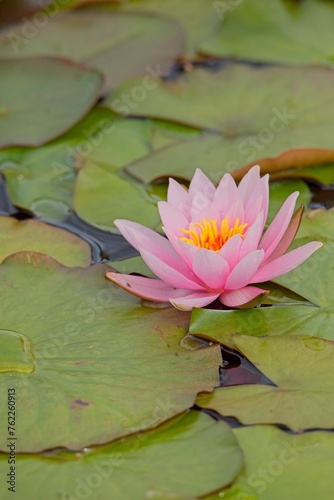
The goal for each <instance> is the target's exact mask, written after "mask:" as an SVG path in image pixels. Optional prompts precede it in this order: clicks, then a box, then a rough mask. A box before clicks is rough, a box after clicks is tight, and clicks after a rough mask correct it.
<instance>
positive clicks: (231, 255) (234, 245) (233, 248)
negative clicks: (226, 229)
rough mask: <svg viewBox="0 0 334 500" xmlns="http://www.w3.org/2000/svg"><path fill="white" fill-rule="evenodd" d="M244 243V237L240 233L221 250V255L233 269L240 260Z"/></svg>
mask: <svg viewBox="0 0 334 500" xmlns="http://www.w3.org/2000/svg"><path fill="white" fill-rule="evenodd" d="M241 244H242V237H241V236H240V234H236V235H235V236H232V238H230V239H229V240H227V242H226V243H225V245H223V246H222V247H221V249H220V250H219V255H220V256H221V257H223V258H224V259H225V260H226V261H227V262H228V264H229V266H230V269H233V268H234V267H235V266H236V264H237V262H238V261H239V251H240V248H241Z"/></svg>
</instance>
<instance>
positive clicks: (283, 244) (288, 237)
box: [267, 206, 304, 262]
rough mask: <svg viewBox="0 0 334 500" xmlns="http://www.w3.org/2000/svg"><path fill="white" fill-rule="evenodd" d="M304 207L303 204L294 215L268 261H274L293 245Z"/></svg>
mask: <svg viewBox="0 0 334 500" xmlns="http://www.w3.org/2000/svg"><path fill="white" fill-rule="evenodd" d="M303 211H304V207H303V206H301V207H300V208H299V209H298V210H297V211H296V212H295V213H294V214H293V216H292V219H291V220H290V223H289V225H288V227H287V230H286V231H285V233H284V235H283V236H282V239H281V241H280V242H279V243H278V245H277V247H276V248H275V250H274V251H273V253H272V254H271V256H270V257H269V259H268V260H267V262H269V261H272V260H274V259H277V257H280V256H281V255H283V254H284V253H285V252H286V251H287V249H288V248H289V246H290V245H291V243H292V241H293V239H294V237H295V236H296V233H297V231H298V229H299V224H300V219H301V217H302V215H303Z"/></svg>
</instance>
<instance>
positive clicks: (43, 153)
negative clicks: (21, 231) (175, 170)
mask: <svg viewBox="0 0 334 500" xmlns="http://www.w3.org/2000/svg"><path fill="white" fill-rule="evenodd" d="M196 135H198V132H197V131H196V130H193V129H191V128H189V127H184V126H179V125H175V124H172V123H169V122H160V121H156V120H137V119H123V118H121V117H119V116H118V115H116V114H115V113H113V112H111V111H110V110H109V109H106V108H102V107H101V108H100V107H98V108H94V109H93V110H92V111H91V112H90V113H89V114H88V115H87V116H86V117H85V118H84V119H83V120H81V121H80V123H78V124H77V125H76V126H75V127H73V128H72V129H71V130H70V131H69V132H67V133H66V134H64V135H63V136H61V137H59V138H58V139H56V140H55V141H53V142H51V143H49V144H47V145H45V146H43V147H40V148H36V149H32V148H9V149H6V150H3V151H0V171H1V172H2V173H3V174H4V175H5V177H6V182H7V186H8V191H9V193H10V197H11V200H12V202H13V203H14V205H16V206H18V207H20V208H24V209H26V210H30V211H31V212H33V213H34V214H35V215H36V216H37V217H40V218H43V219H47V220H50V219H53V220H54V219H56V220H63V219H66V217H68V215H69V213H70V212H71V210H72V209H73V193H74V186H75V179H76V174H77V171H80V172H81V170H84V168H85V165H86V163H89V165H90V167H91V168H92V169H93V170H94V172H93V174H92V175H93V176H94V177H98V175H99V173H100V171H101V168H103V169H104V170H105V171H106V172H110V174H113V175H114V174H116V171H117V172H118V170H119V169H120V168H121V167H123V166H124V165H126V164H127V163H129V162H132V161H134V160H136V159H138V158H140V157H142V156H145V155H147V154H149V152H150V151H152V150H154V149H157V148H160V147H162V146H165V145H166V144H173V143H176V142H178V141H181V140H183V141H184V140H187V139H192V138H193V137H194V136H196ZM116 175H119V174H118V173H117V174H116ZM79 178H80V174H79ZM108 179H109V182H108V183H107V184H105V185H104V187H102V186H101V190H102V191H103V193H102V195H101V199H100V198H95V199H94V200H93V201H94V203H93V204H92V205H91V206H90V207H89V210H86V211H85V203H86V202H87V200H86V196H87V195H86V189H87V193H88V196H89V194H90V186H89V185H88V186H87V185H86V184H85V183H83V184H82V183H79V186H77V191H76V195H77V198H78V207H77V208H79V210H80V206H83V209H82V210H80V215H81V216H82V217H83V218H84V217H85V213H86V212H87V213H88V217H89V218H88V220H89V221H90V222H92V223H93V224H95V225H98V223H99V220H98V219H99V214H98V213H96V215H95V211H96V212H98V211H99V210H101V208H99V207H100V205H101V201H102V198H103V199H107V200H108V202H107V204H110V201H109V200H110V199H111V198H113V196H114V195H116V196H117V195H118V190H117V187H116V186H115V185H114V184H113V183H112V182H110V179H112V177H110V176H109V177H108ZM120 179H121V180H120V182H122V183H123V185H124V189H127V185H125V182H129V183H130V184H131V183H132V186H131V185H130V186H129V189H130V191H131V189H132V190H133V189H134V188H133V185H134V184H135V185H137V186H138V188H137V191H136V194H137V196H138V194H139V193H140V203H142V204H143V206H148V211H151V212H152V210H154V208H152V203H155V202H156V201H157V199H159V196H156V195H155V191H156V189H152V188H149V187H147V186H145V187H143V186H141V185H140V184H138V183H136V182H134V180H133V179H132V178H129V177H128V176H124V175H123V174H121V176H120ZM153 191H154V192H153ZM81 197H82V201H81ZM123 201H124V200H122V204H123ZM102 205H103V203H102ZM118 209H119V206H118V205H117V212H116V213H115V212H114V213H109V212H106V215H105V216H104V222H105V223H106V221H107V222H109V221H111V226H112V227H113V220H114V219H115V218H117V217H119V213H118ZM102 210H103V206H102ZM108 210H109V209H108ZM143 222H144V223H145V221H143Z"/></svg>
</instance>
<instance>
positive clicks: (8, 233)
mask: <svg viewBox="0 0 334 500" xmlns="http://www.w3.org/2000/svg"><path fill="white" fill-rule="evenodd" d="M23 250H28V251H31V252H40V253H44V254H46V255H49V256H51V257H53V258H54V259H56V260H58V262H61V263H62V264H63V265H64V266H69V267H75V266H82V267H87V266H89V264H90V262H91V250H90V247H89V245H88V243H86V242H85V241H84V240H82V239H81V238H79V237H78V236H76V235H74V234H72V233H69V232H68V231H65V230H64V229H59V228H56V227H52V226H49V225H48V224H44V223H43V222H39V221H37V220H31V219H28V220H24V221H21V222H19V221H18V220H16V219H14V218H12V217H5V216H1V215H0V262H2V261H3V260H4V259H5V258H6V257H8V256H9V255H11V254H13V253H15V252H21V251H23Z"/></svg>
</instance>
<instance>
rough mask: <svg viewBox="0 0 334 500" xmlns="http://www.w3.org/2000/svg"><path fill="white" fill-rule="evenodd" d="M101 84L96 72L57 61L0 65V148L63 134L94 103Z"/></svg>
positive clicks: (35, 143) (1, 62) (31, 143)
mask: <svg viewBox="0 0 334 500" xmlns="http://www.w3.org/2000/svg"><path fill="white" fill-rule="evenodd" d="M60 81H61V85H60V84H59V82H60ZM101 84H102V76H101V74H100V73H99V72H97V71H95V70H90V69H88V68H84V67H83V66H80V65H79V64H74V63H70V62H68V61H65V60H63V59H56V58H50V59H48V58H32V59H22V60H21V59H20V60H5V59H3V60H0V87H1V108H0V148H4V147H9V146H14V145H20V146H40V145H42V144H44V143H46V142H48V141H50V140H51V139H54V138H55V137H58V136H59V135H61V134H63V133H64V132H66V131H67V130H68V129H70V128H71V127H72V126H73V125H75V123H76V122H78V121H79V120H80V119H81V118H82V117H83V116H84V115H85V114H86V113H87V112H88V111H89V110H90V108H91V107H92V106H93V105H94V104H95V102H96V100H97V98H98V96H99V93H100V90H101ZM27 120H28V121H27Z"/></svg>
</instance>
